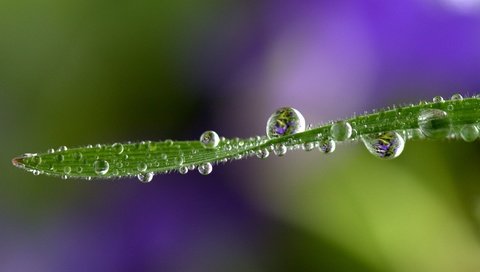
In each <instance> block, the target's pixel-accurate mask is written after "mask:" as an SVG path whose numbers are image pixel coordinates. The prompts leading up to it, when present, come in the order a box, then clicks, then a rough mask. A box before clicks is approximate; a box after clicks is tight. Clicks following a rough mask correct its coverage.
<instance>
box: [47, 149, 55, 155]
mask: <svg viewBox="0 0 480 272" xmlns="http://www.w3.org/2000/svg"><path fill="white" fill-rule="evenodd" d="M47 153H48V154H53V153H55V149H53V148H50V149H49V150H47Z"/></svg>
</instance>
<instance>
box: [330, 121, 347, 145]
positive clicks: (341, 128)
mask: <svg viewBox="0 0 480 272" xmlns="http://www.w3.org/2000/svg"><path fill="white" fill-rule="evenodd" d="M330 134H331V135H332V138H333V140H335V141H345V140H347V139H348V138H350V137H351V136H352V126H351V125H350V123H348V122H345V121H339V122H336V123H335V124H333V125H332V126H331V127H330Z"/></svg>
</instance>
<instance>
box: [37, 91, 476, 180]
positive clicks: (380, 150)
mask: <svg viewBox="0 0 480 272" xmlns="http://www.w3.org/2000/svg"><path fill="white" fill-rule="evenodd" d="M477 98H480V97H477ZM451 99H452V100H453V101H460V100H463V97H462V96H461V95H460V94H455V95H453V96H452V97H451ZM432 102H433V104H437V103H444V102H445V100H444V99H443V98H442V97H440V96H436V97H434V98H433V101H432ZM421 103H422V102H421ZM423 103H424V102H423ZM451 107H453V105H452V104H449V105H448V108H447V111H450V110H452V108H451ZM417 123H418V129H410V130H397V131H388V132H382V133H376V134H369V135H362V136H361V137H358V136H357V131H356V130H355V129H354V128H353V127H352V124H350V123H349V122H347V121H337V122H332V123H331V126H330V133H328V134H327V135H322V134H318V135H317V137H316V138H315V140H313V141H309V142H303V143H302V142H301V141H299V140H292V141H288V142H287V143H279V144H275V145H270V146H269V147H267V148H259V149H256V148H255V147H256V146H259V145H263V144H264V143H266V142H267V141H268V140H270V139H274V138H278V137H283V136H289V135H293V134H296V133H300V132H304V131H305V130H306V129H307V130H308V129H311V128H312V126H311V125H309V126H308V128H306V124H305V118H304V117H303V115H302V114H301V113H300V112H299V111H298V110H296V109H294V108H291V107H283V108H280V109H278V110H276V111H275V112H274V113H273V114H272V115H271V116H270V118H269V119H268V121H267V125H266V136H267V137H260V136H257V137H255V138H250V140H248V141H246V142H245V141H243V140H240V139H238V138H235V139H233V140H227V139H225V138H224V137H219V135H218V134H217V133H216V132H215V131H210V130H209V131H205V132H204V133H203V134H202V135H201V136H200V143H201V145H202V146H203V147H204V148H206V149H210V150H216V149H222V150H223V151H231V150H232V149H234V148H235V149H236V150H248V151H245V152H243V153H242V152H240V154H238V155H237V156H235V157H234V158H233V159H242V158H245V157H247V156H257V157H258V158H261V159H265V158H267V157H269V155H270V153H271V152H273V153H274V154H275V155H276V156H284V155H285V154H286V153H287V151H288V150H295V149H299V148H302V149H303V150H305V151H311V150H314V149H316V148H317V149H318V150H319V151H321V152H322V153H325V154H329V153H332V152H334V151H335V148H336V144H337V142H344V141H347V140H357V139H358V138H359V139H360V140H361V141H362V142H363V144H364V145H365V147H366V148H367V150H368V151H369V152H370V153H371V154H372V155H374V156H375V157H377V158H381V159H394V158H397V157H398V156H400V154H401V153H402V152H403V149H404V147H405V141H406V139H411V138H435V139H442V138H456V137H457V135H458V136H460V137H461V138H462V139H463V140H464V141H466V142H473V141H475V140H476V139H477V138H478V136H479V128H478V127H477V126H476V125H475V124H467V125H464V126H463V127H461V128H458V129H457V128H456V129H453V128H452V124H451V118H450V117H449V114H448V113H447V112H446V111H443V110H441V109H435V108H428V109H424V110H422V111H420V113H419V114H418V116H417ZM291 139H292V138H290V140H291ZM165 143H170V145H173V141H171V140H167V141H165ZM112 148H113V149H114V150H115V151H116V152H117V153H118V154H121V153H122V152H123V150H124V147H123V145H122V144H120V143H116V144H113V145H112ZM66 150H67V149H66V147H61V148H60V149H59V150H58V151H66ZM53 152H55V151H54V150H53V149H52V150H50V151H49V153H53ZM192 152H195V150H192ZM59 156H60V155H59ZM163 156H165V157H166V155H165V154H163ZM37 158H38V157H37ZM164 159H166V158H164ZM183 161H184V158H183V155H181V156H178V157H177V158H176V161H175V162H174V163H175V164H174V166H176V167H177V171H178V172H179V173H180V174H187V173H188V172H189V171H191V170H194V169H195V168H197V170H198V172H199V173H200V174H202V175H208V174H210V173H211V172H212V170H213V165H212V163H210V162H205V163H202V164H200V165H198V167H197V166H195V165H183ZM227 161H228V159H227V158H223V159H221V160H218V161H217V162H216V163H226V162H227ZM93 169H94V171H95V173H96V174H97V175H99V176H104V175H106V174H107V173H108V172H109V170H110V164H109V162H108V161H106V160H101V159H97V160H96V161H95V162H94V163H93ZM137 170H138V171H139V172H141V173H140V174H138V175H137V178H138V180H139V181H141V182H143V183H148V182H150V181H151V180H152V179H153V176H154V173H153V172H149V171H148V165H147V164H146V163H143V162H140V163H138V167H137ZM71 171H72V169H71V168H70V167H69V166H66V167H65V169H64V175H63V176H62V178H64V179H66V178H68V175H69V174H70V173H71ZM80 171H81V170H80ZM114 171H118V170H114ZM33 173H34V174H35V175H39V174H40V173H41V172H40V171H38V170H34V171H33ZM113 174H114V175H116V174H118V173H113ZM87 179H91V178H87Z"/></svg>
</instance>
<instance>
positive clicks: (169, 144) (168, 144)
mask: <svg viewBox="0 0 480 272" xmlns="http://www.w3.org/2000/svg"><path fill="white" fill-rule="evenodd" d="M165 144H166V145H167V146H172V145H173V141H172V140H170V139H167V140H165Z"/></svg>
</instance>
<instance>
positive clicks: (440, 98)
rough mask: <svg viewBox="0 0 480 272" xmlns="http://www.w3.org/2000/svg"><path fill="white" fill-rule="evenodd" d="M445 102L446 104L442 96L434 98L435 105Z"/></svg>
mask: <svg viewBox="0 0 480 272" xmlns="http://www.w3.org/2000/svg"><path fill="white" fill-rule="evenodd" d="M443 102H445V100H444V99H443V97H441V96H435V97H434V98H433V103H443Z"/></svg>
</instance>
